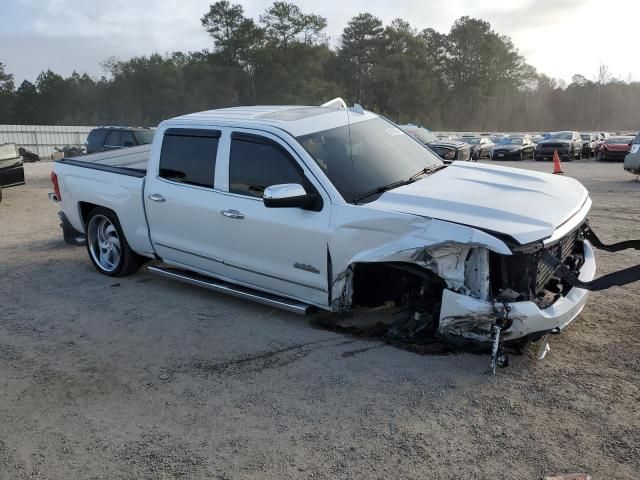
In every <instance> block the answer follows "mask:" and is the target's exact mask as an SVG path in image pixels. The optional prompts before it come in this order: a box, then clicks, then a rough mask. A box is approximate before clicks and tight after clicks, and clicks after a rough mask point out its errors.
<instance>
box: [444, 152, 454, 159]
mask: <svg viewBox="0 0 640 480" xmlns="http://www.w3.org/2000/svg"><path fill="white" fill-rule="evenodd" d="M455 157H456V152H455V151H453V150H448V151H446V152H444V158H446V159H447V160H453V159H454V158H455Z"/></svg>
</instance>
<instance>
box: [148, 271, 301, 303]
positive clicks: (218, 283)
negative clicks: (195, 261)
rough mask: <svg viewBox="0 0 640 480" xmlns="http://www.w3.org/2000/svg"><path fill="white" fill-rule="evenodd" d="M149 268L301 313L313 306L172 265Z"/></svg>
mask: <svg viewBox="0 0 640 480" xmlns="http://www.w3.org/2000/svg"><path fill="white" fill-rule="evenodd" d="M147 270H148V271H149V272H151V273H153V274H156V275H160V276H161V277H165V278H171V279H174V280H180V281H181V282H184V283H188V284H190V285H195V286H197V287H204V288H208V289H209V290H213V291H214V292H220V293H227V294H229V295H233V296H234V297H238V298H244V299H247V300H252V301H254V302H258V303H262V304H263V305H268V306H270V307H275V308H280V309H282V310H287V311H288V312H293V313H297V314H300V315H305V314H306V313H307V312H308V311H309V309H310V308H311V305H307V304H306V303H302V302H298V301H296V300H289V299H287V298H284V297H279V296H277V295H272V294H270V293H263V292H259V291H257V290H253V289H251V288H247V287H241V286H239V285H233V284H232V283H228V282H225V281H222V280H218V279H216V278H212V277H205V276H204V275H199V274H197V273H193V272H189V271H187V270H180V269H177V268H171V267H159V266H157V265H150V266H148V267H147Z"/></svg>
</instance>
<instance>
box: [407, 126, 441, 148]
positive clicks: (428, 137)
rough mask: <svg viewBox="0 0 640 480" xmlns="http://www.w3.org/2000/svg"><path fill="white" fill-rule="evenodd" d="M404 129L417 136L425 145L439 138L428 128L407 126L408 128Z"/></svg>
mask: <svg viewBox="0 0 640 480" xmlns="http://www.w3.org/2000/svg"><path fill="white" fill-rule="evenodd" d="M403 130H404V131H405V132H407V133H408V134H409V135H411V136H413V137H416V138H417V139H418V140H420V141H421V142H422V143H424V144H425V145H427V144H429V143H433V142H435V141H437V140H438V138H437V137H436V136H435V135H434V134H433V133H431V132H430V131H429V130H427V129H426V128H420V127H406V128H403Z"/></svg>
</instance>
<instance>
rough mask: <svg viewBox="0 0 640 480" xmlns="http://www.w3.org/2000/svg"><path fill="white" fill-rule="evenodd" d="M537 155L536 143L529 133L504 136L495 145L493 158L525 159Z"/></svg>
mask: <svg viewBox="0 0 640 480" xmlns="http://www.w3.org/2000/svg"><path fill="white" fill-rule="evenodd" d="M534 156H535V145H534V144H533V140H531V137H530V136H529V135H511V136H508V137H504V138H502V140H500V141H499V142H498V143H497V144H496V145H495V146H494V147H493V154H492V156H491V158H493V160H524V159H526V158H530V159H532V160H533V158H534Z"/></svg>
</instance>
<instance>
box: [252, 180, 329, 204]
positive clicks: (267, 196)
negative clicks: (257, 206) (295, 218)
mask: <svg viewBox="0 0 640 480" xmlns="http://www.w3.org/2000/svg"><path fill="white" fill-rule="evenodd" d="M262 201H263V202H264V206H265V207H268V208H303V209H305V210H307V209H311V208H312V207H313V205H314V203H315V201H316V195H315V194H308V193H307V192H306V190H305V189H304V187H303V186H302V185H300V184H298V183H283V184H281V185H271V186H270V187H267V188H265V189H264V194H263V195H262Z"/></svg>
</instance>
